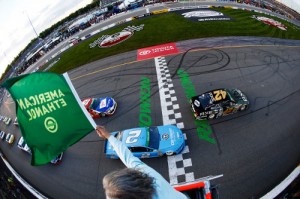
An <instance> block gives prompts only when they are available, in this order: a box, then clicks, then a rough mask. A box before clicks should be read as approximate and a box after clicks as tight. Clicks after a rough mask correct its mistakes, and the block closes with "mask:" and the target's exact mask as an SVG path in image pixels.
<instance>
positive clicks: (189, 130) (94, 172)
mask: <svg viewBox="0 0 300 199" xmlns="http://www.w3.org/2000/svg"><path fill="white" fill-rule="evenodd" d="M176 45H177V47H178V48H179V49H180V50H181V53H179V54H177V55H171V56H166V57H165V59H166V61H167V65H168V68H169V70H170V74H171V77H172V81H173V84H174V89H175V91H176V97H177V99H178V103H179V106H180V111H181V114H182V119H183V122H184V124H185V127H184V129H183V132H184V133H186V134H187V144H188V146H189V148H190V153H189V157H190V158H191V159H192V163H193V164H192V166H191V167H189V168H188V170H189V172H194V175H195V178H200V177H204V176H208V175H218V174H223V175H224V176H223V177H222V178H219V179H217V180H214V181H213V182H212V183H213V184H218V185H219V192H220V198H259V197H260V196H262V195H264V194H265V193H266V192H268V191H269V190H271V189H272V188H273V187H274V186H275V185H277V184H278V183H279V182H280V181H281V180H283V179H284V178H285V177H286V176H287V175H288V174H289V173H290V172H291V171H292V170H293V169H294V168H295V167H296V166H297V165H298V164H299V159H300V145H299V140H300V133H299V122H298V121H299V114H300V107H299V105H298V102H299V94H300V93H299V89H300V79H299V72H300V61H299V59H300V57H299V54H300V42H299V41H291V40H280V39H272V38H248V37H237V38H233V37H225V38H210V39H198V40H190V41H184V42H179V43H176ZM136 56H137V52H136V51H132V52H128V53H125V54H121V55H117V56H113V57H109V58H106V59H102V60H99V61H97V62H94V63H91V64H88V65H85V66H83V67H81V68H78V69H76V70H73V71H70V72H69V75H70V77H71V79H72V82H73V84H74V86H75V88H76V90H77V92H78V94H79V96H80V97H81V98H84V97H102V96H112V97H114V98H115V99H116V100H117V102H118V109H117V111H116V113H115V115H114V116H112V117H109V118H102V119H97V120H96V123H97V124H99V125H105V126H106V127H107V128H108V129H109V130H111V131H115V130H122V129H127V128H132V127H136V126H138V125H139V114H140V107H139V105H140V84H141V78H144V77H146V78H149V79H150V80H151V98H150V99H151V100H150V101H151V118H152V125H161V124H162V113H161V107H160V101H159V99H160V98H159V92H158V91H159V88H158V86H157V75H156V70H155V64H154V59H149V60H145V61H136ZM178 70H184V71H186V72H187V73H188V74H189V76H190V79H191V82H192V85H193V86H194V87H195V90H196V92H197V93H202V92H205V91H207V90H211V89H215V88H222V87H225V88H232V87H237V88H240V89H241V90H242V91H244V92H245V93H246V94H247V96H248V98H249V100H250V102H251V106H250V108H249V109H248V110H247V111H246V112H241V113H238V114H235V115H231V116H227V117H224V118H221V119H216V120H213V121H209V123H210V125H211V127H212V129H213V134H212V135H211V137H212V138H213V139H215V140H216V143H215V144H212V143H209V142H207V141H206V140H203V139H201V138H200V137H199V136H198V134H197V132H196V126H195V124H194V119H193V117H192V114H191V111H190V107H189V104H188V101H187V98H186V94H185V91H184V88H183V87H182V84H181V82H180V79H179V77H178V75H177V71H178ZM0 111H1V114H3V115H7V116H11V117H12V118H13V116H14V104H13V103H12V102H11V98H7V99H5V100H4V103H3V104H2V106H1V110H0ZM74 122H76V121H74ZM1 128H2V129H4V131H6V132H14V134H15V135H16V137H17V138H19V137H20V132H19V131H18V128H17V127H15V126H13V125H10V126H9V127H6V126H4V124H3V123H1ZM103 144H104V142H103V140H101V139H100V138H99V137H98V136H97V135H96V133H95V132H93V133H90V134H89V135H88V136H86V137H85V138H84V139H82V140H81V141H80V142H78V143H76V144H75V145H73V146H72V147H70V148H69V149H68V150H67V151H66V152H65V154H64V157H63V162H62V164H61V165H59V166H53V165H45V166H40V167H32V166H31V165H30V156H29V155H28V154H26V153H24V152H23V151H21V150H19V149H18V148H17V146H16V142H15V143H14V145H13V146H9V145H8V144H7V143H5V142H4V141H3V142H2V141H1V144H0V147H1V149H2V151H3V153H4V154H5V155H6V157H7V159H8V161H9V162H10V163H11V164H12V165H13V167H14V168H15V169H16V170H17V171H18V172H19V173H20V174H21V175H22V176H23V177H24V178H25V179H26V180H27V181H28V182H29V183H30V184H31V185H33V186H34V187H36V188H38V189H39V190H40V191H41V192H42V193H43V194H45V195H46V196H48V197H49V198H104V193H103V189H102V183H101V180H102V178H103V176H104V175H105V174H107V173H108V172H110V171H113V170H116V169H121V168H123V167H124V166H123V164H122V163H121V162H120V161H119V160H109V159H106V158H105V157H104V154H103ZM144 161H145V162H146V163H147V164H148V165H149V166H151V167H153V168H154V169H156V170H157V171H158V172H160V173H161V174H162V175H163V176H164V177H165V178H166V179H168V166H167V158H166V157H162V158H156V159H151V160H150V159H146V160H144Z"/></svg>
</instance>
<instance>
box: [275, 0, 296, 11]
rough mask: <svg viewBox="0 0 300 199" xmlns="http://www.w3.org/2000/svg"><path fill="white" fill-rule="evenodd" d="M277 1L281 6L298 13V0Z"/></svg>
mask: <svg viewBox="0 0 300 199" xmlns="http://www.w3.org/2000/svg"><path fill="white" fill-rule="evenodd" d="M277 1H278V2H280V3H282V4H285V5H286V6H288V7H290V8H292V9H294V10H295V11H297V12H298V13H300V0H277Z"/></svg>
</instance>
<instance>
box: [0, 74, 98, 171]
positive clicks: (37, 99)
mask: <svg viewBox="0 0 300 199" xmlns="http://www.w3.org/2000/svg"><path fill="white" fill-rule="evenodd" d="M2 86H3V87H5V88H6V89H7V90H8V91H9V92H10V94H11V96H12V98H13V99H14V101H15V103H16V114H17V117H18V122H19V127H20V130H21V133H22V135H23V137H24V139H25V141H26V143H27V145H28V146H29V147H30V149H31V152H32V159H31V164H32V165H42V164H46V163H49V162H50V161H51V160H52V159H54V158H55V157H56V156H57V155H58V154H60V153H61V152H63V151H65V150H66V149H67V148H68V147H69V146H71V145H73V144H75V143H76V142H78V141H79V140H80V139H82V138H83V137H84V136H86V135H87V134H88V133H90V132H91V131H92V130H94V129H95V127H96V124H95V122H94V120H93V119H92V118H91V117H90V115H89V114H88V112H87V111H86V109H85V108H84V107H83V105H82V103H81V100H80V99H79V97H78V95H77V93H76V91H75V89H74V87H73V85H72V83H71V81H70V79H69V76H68V75H67V73H65V74H63V75H58V74H55V73H48V72H41V73H40V72H37V73H32V74H26V75H22V76H18V77H15V78H11V79H8V80H6V81H5V82H4V83H3V85H2Z"/></svg>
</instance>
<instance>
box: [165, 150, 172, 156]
mask: <svg viewBox="0 0 300 199" xmlns="http://www.w3.org/2000/svg"><path fill="white" fill-rule="evenodd" d="M166 155H167V156H170V155H174V152H173V151H167V152H166Z"/></svg>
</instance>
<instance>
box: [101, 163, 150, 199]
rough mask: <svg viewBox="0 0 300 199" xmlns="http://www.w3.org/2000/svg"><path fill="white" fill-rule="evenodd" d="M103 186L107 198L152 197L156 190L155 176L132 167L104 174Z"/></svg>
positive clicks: (148, 198) (138, 198) (147, 198)
mask: <svg viewBox="0 0 300 199" xmlns="http://www.w3.org/2000/svg"><path fill="white" fill-rule="evenodd" d="M103 188H104V189H105V193H106V198H107V199H121V198H122V199H141V198H143V199H151V198H152V196H153V194H154V192H155V189H154V180H153V178H152V177H150V176H148V175H147V174H145V173H143V172H141V171H139V170H136V169H131V168H125V169H122V170H118V171H113V172H111V173H109V174H107V175H106V176H104V178H103Z"/></svg>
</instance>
